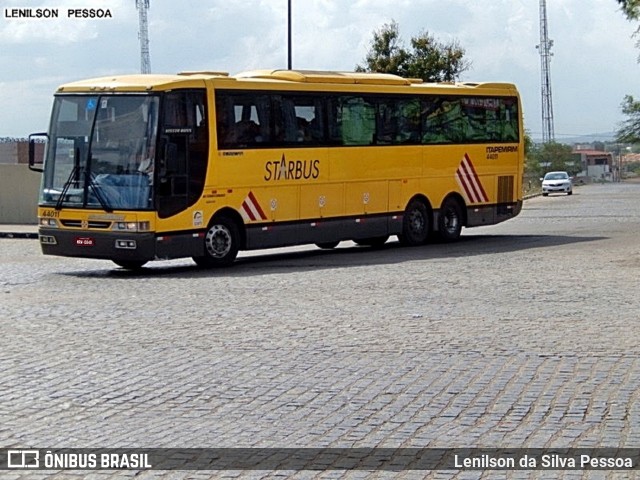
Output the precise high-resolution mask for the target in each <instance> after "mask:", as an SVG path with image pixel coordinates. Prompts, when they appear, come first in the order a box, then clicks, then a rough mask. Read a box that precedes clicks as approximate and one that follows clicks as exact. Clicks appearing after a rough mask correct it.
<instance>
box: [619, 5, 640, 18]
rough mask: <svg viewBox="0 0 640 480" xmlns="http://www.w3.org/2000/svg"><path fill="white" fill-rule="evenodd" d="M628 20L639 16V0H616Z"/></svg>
mask: <svg viewBox="0 0 640 480" xmlns="http://www.w3.org/2000/svg"><path fill="white" fill-rule="evenodd" d="M617 1H618V3H619V4H620V6H621V8H622V12H623V13H624V14H625V15H626V17H627V18H628V19H629V20H638V19H639V18H640V0H617Z"/></svg>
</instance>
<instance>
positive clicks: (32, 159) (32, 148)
mask: <svg viewBox="0 0 640 480" xmlns="http://www.w3.org/2000/svg"><path fill="white" fill-rule="evenodd" d="M33 137H47V139H48V138H49V135H48V134H47V133H46V132H45V133H32V134H31V135H29V170H31V171H33V172H40V173H42V172H43V171H44V169H43V168H42V167H38V166H36V141H35V140H34V139H33ZM38 165H42V164H38Z"/></svg>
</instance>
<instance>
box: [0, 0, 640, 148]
mask: <svg viewBox="0 0 640 480" xmlns="http://www.w3.org/2000/svg"><path fill="white" fill-rule="evenodd" d="M291 3H292V31H293V35H292V37H293V42H292V44H293V68H294V69H313V70H339V71H352V70H353V69H354V67H355V66H356V65H357V64H363V63H364V58H365V56H366V54H367V51H368V49H369V47H370V45H371V40H372V36H373V32H374V30H377V29H379V28H381V27H382V26H383V25H384V24H386V23H390V22H391V21H396V22H397V23H398V25H399V29H400V34H401V36H402V38H403V39H404V41H405V43H406V45H407V46H408V45H409V42H410V39H411V37H412V36H415V35H419V34H421V33H423V32H425V31H426V32H429V33H430V34H432V35H433V36H435V37H436V39H438V40H440V41H442V42H447V43H448V42H450V41H452V40H456V41H458V42H459V44H460V45H461V46H462V47H463V48H464V49H465V51H466V56H465V58H466V59H467V60H469V61H470V62H471V68H470V69H469V70H467V71H466V72H464V73H463V74H462V76H461V78H460V80H461V81H473V82H485V81H501V82H512V83H515V84H516V85H517V87H518V89H519V90H520V93H521V96H522V101H523V110H524V117H525V128H526V129H527V130H528V131H529V132H530V134H531V135H532V136H533V137H534V138H539V137H541V136H542V127H541V116H542V114H541V86H540V77H541V72H540V70H541V69H540V55H539V53H538V50H537V49H536V45H538V44H539V43H540V28H539V27H540V12H539V2H538V1H537V0H446V1H442V0H353V1H346V0H291ZM0 6H1V7H0V8H1V11H0V14H1V15H2V16H1V18H0V137H26V136H27V135H28V134H29V133H34V132H41V131H45V130H46V129H47V127H48V123H49V120H48V119H49V114H50V109H51V105H52V99H53V93H54V92H55V90H56V88H57V86H58V85H60V84H62V83H66V82H70V81H74V80H80V79H83V78H91V77H99V76H104V75H115V74H128V73H137V72H139V71H140V44H139V40H138V29H139V27H138V13H137V10H136V8H135V0H36V1H31V0H0ZM29 8H30V9H36V8H56V9H57V10H58V12H59V17H58V18H56V19H51V18H49V19H45V18H15V15H13V14H12V12H13V11H14V9H29ZM74 8H85V9H86V8H93V9H102V10H103V11H107V10H108V12H109V14H110V16H109V17H106V18H85V19H83V18H69V16H68V14H67V11H68V10H69V9H74ZM148 15H149V40H150V54H151V70H152V72H153V73H177V72H179V71H185V70H213V71H227V72H229V73H231V74H235V73H239V72H242V71H246V70H253V69H261V68H267V69H271V68H286V67H287V0H180V1H175V0H150V8H149V12H148ZM547 18H548V28H549V38H550V39H552V40H553V42H554V43H553V48H552V52H553V57H552V59H551V86H552V94H553V97H552V98H553V112H554V123H555V136H556V139H557V140H558V141H563V139H565V138H567V139H568V138H570V137H578V136H585V137H586V136H588V135H591V134H596V133H600V134H601V133H608V132H614V131H615V130H616V129H617V128H618V127H619V124H620V122H621V121H622V120H623V119H624V117H623V115H622V113H621V110H620V104H621V102H622V100H623V98H624V96H625V95H627V94H630V95H634V96H636V97H640V81H639V80H640V64H639V63H638V57H639V55H640V49H639V48H637V47H636V45H635V44H636V41H637V40H638V38H634V37H633V33H634V31H635V30H636V28H637V26H638V25H637V24H634V23H632V22H629V21H628V20H627V19H626V18H625V17H624V15H623V14H622V12H621V11H620V9H619V7H618V3H617V2H616V0H547Z"/></svg>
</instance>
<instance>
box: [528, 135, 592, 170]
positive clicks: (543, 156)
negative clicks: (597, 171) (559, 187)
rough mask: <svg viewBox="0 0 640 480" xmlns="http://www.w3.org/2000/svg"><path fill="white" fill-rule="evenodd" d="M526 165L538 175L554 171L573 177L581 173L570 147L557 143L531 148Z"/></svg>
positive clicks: (580, 166) (578, 163)
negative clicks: (563, 172) (564, 172)
mask: <svg viewBox="0 0 640 480" xmlns="http://www.w3.org/2000/svg"><path fill="white" fill-rule="evenodd" d="M527 163H528V165H529V168H530V169H531V170H532V171H536V170H537V172H538V173H539V174H540V175H542V174H543V173H544V172H550V171H556V170H559V171H566V172H567V173H569V175H575V174H577V173H579V172H581V171H582V165H581V164H580V162H579V161H576V157H575V156H574V155H573V153H572V149H571V147H570V146H569V145H564V144H562V143H557V142H548V143H543V144H541V145H535V146H533V147H532V148H531V152H530V154H529V156H528V159H527Z"/></svg>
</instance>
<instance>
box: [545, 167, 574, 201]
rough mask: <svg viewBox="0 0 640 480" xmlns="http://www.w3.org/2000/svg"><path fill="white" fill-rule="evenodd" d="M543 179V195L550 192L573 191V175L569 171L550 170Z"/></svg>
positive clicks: (568, 192)
mask: <svg viewBox="0 0 640 480" xmlns="http://www.w3.org/2000/svg"><path fill="white" fill-rule="evenodd" d="M540 180H542V195H543V196H545V197H546V196H547V195H549V194H550V193H566V194H567V195H571V194H572V193H573V184H572V183H571V177H570V176H569V174H568V173H567V172H549V173H547V174H546V175H545V176H544V178H541V179H540Z"/></svg>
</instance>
